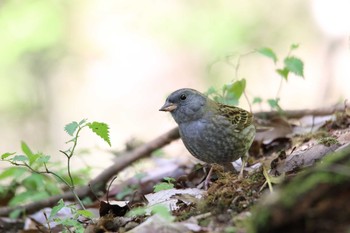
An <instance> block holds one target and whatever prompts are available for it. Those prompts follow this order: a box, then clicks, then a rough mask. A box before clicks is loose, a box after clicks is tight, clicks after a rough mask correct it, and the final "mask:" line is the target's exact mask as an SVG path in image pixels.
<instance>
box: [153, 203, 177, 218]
mask: <svg viewBox="0 0 350 233" xmlns="http://www.w3.org/2000/svg"><path fill="white" fill-rule="evenodd" d="M151 213H153V214H157V215H159V216H161V217H162V218H164V219H165V220H166V221H169V222H172V221H174V219H175V217H174V216H172V215H171V212H170V210H169V209H168V208H167V207H166V206H165V205H162V204H157V205H154V206H153V207H152V208H151Z"/></svg>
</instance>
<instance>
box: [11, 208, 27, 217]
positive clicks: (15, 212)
mask: <svg viewBox="0 0 350 233" xmlns="http://www.w3.org/2000/svg"><path fill="white" fill-rule="evenodd" d="M23 211H24V210H23V209H21V208H16V209H15V210H13V211H11V213H10V215H9V217H10V218H12V219H18V218H19V216H20V215H21V214H22V213H23Z"/></svg>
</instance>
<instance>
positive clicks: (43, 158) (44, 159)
mask: <svg viewBox="0 0 350 233" xmlns="http://www.w3.org/2000/svg"><path fill="white" fill-rule="evenodd" d="M50 158H51V156H50V155H41V156H40V157H39V158H38V160H37V162H39V163H47V162H49V161H50Z"/></svg>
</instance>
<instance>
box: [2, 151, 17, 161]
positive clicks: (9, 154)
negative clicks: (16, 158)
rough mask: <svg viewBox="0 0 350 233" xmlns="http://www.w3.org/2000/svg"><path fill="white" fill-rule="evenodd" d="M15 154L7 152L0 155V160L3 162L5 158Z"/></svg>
mask: <svg viewBox="0 0 350 233" xmlns="http://www.w3.org/2000/svg"><path fill="white" fill-rule="evenodd" d="M14 154H16V152H13V153H10V152H7V153H4V154H2V155H1V159H2V160H4V159H6V158H7V157H9V156H11V155H14Z"/></svg>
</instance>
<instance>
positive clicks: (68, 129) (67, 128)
mask: <svg viewBox="0 0 350 233" xmlns="http://www.w3.org/2000/svg"><path fill="white" fill-rule="evenodd" d="M78 127H79V124H78V123H77V122H76V121H73V122H71V123H69V124H67V125H66V126H65V127H64V131H66V132H67V133H68V134H69V135H70V136H73V134H74V132H75V131H76V130H77V128H78Z"/></svg>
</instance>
